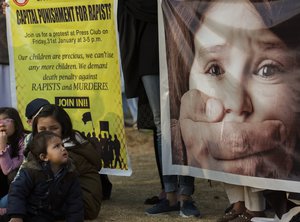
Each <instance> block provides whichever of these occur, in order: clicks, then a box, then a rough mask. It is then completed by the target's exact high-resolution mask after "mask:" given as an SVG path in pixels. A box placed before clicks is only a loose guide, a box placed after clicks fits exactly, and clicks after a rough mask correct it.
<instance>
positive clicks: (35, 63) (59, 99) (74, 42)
mask: <svg viewBox="0 0 300 222" xmlns="http://www.w3.org/2000/svg"><path fill="white" fill-rule="evenodd" d="M9 5H10V7H9V12H8V16H9V19H8V20H9V23H10V24H9V28H10V34H11V35H10V38H11V39H10V40H11V48H10V52H12V53H11V58H10V61H11V64H12V67H13V68H12V70H13V72H14V75H15V85H16V101H17V108H18V110H19V111H20V114H22V115H23V114H24V113H25V112H24V110H25V107H26V105H27V104H28V102H30V101H31V100H32V99H34V98H37V97H42V98H45V99H47V100H49V102H50V103H53V104H56V105H59V106H61V107H63V108H64V109H65V110H66V111H67V112H68V114H69V115H70V116H71V119H72V122H73V125H74V129H77V130H79V131H80V132H84V133H85V135H86V136H87V137H93V139H95V140H96V141H98V142H99V144H100V146H101V147H102V149H103V150H104V151H103V152H106V153H104V154H105V155H104V156H105V159H103V165H104V166H105V168H107V170H108V171H107V170H105V169H104V171H105V173H111V174H120V172H119V171H122V173H121V174H124V171H126V172H127V173H128V171H131V170H130V169H129V167H128V160H127V159H128V158H127V153H126V143H125V131H124V124H123V111H122V102H121V101H122V100H121V87H120V72H119V61H118V60H119V59H118V58H119V56H118V43H117V32H116V25H115V24H116V18H115V17H116V16H115V15H116V13H115V11H116V7H115V5H116V1H114V0H101V1H96V0H86V1H80V0H73V1H69V0H51V1H50V0H49V1H47V0H45V1H41V0H13V1H10V3H9ZM23 118H24V119H25V117H24V116H23ZM110 137H111V139H110ZM116 140H119V142H120V145H121V151H120V154H118V152H116V151H115V150H112V149H113V148H112V146H110V148H105V146H108V144H109V143H111V142H112V141H116ZM105 150H106V151H105ZM118 159H120V161H119V160H118ZM115 162H116V163H115ZM126 172H125V174H126ZM129 174H130V172H129Z"/></svg>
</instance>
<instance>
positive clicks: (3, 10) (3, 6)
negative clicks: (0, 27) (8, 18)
mask: <svg viewBox="0 0 300 222" xmlns="http://www.w3.org/2000/svg"><path fill="white" fill-rule="evenodd" d="M6 7H9V5H8V4H7V3H6V2H3V3H2V13H3V15H5V14H6V11H5V9H6Z"/></svg>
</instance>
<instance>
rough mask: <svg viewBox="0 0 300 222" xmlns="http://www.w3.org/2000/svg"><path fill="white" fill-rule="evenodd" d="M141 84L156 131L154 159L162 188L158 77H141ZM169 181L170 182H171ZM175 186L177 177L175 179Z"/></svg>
mask: <svg viewBox="0 0 300 222" xmlns="http://www.w3.org/2000/svg"><path fill="white" fill-rule="evenodd" d="M142 82H143V85H144V88H145V91H146V94H147V98H148V101H149V105H150V108H151V111H152V114H153V119H154V124H155V127H156V129H155V130H154V132H155V134H156V135H155V136H154V138H155V145H154V150H155V157H156V162H157V169H158V172H159V175H160V182H161V184H162V188H163V187H164V182H163V178H162V151H161V124H160V92H159V90H160V88H159V76H158V75H147V76H143V77H142ZM173 180H174V179H171V180H170V181H173ZM176 184H177V177H176ZM172 186H173V185H172ZM176 190H177V189H176Z"/></svg>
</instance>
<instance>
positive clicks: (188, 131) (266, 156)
mask: <svg viewBox="0 0 300 222" xmlns="http://www.w3.org/2000/svg"><path fill="white" fill-rule="evenodd" d="M224 115H225V110H224V107H223V105H222V103H221V102H220V101H219V100H217V99H214V98H209V97H208V96H207V95H205V94H203V93H201V92H200V91H198V90H195V89H193V90H190V91H188V92H187V93H185V94H184V96H183V97H182V99H181V108H180V128H181V133H182V138H183V141H184V144H185V146H186V151H187V159H188V165H190V166H195V167H200V168H204V169H210V170H217V171H224V172H228V173H235V174H242V175H248V176H262V177H273V178H279V177H286V176H287V174H288V173H289V171H290V170H291V168H292V157H291V156H292V155H291V154H290V153H289V152H288V149H286V146H287V144H286V129H285V127H284V125H283V124H282V122H280V121H278V120H267V121H263V122H255V123H252V122H221V121H222V119H223V117H224Z"/></svg>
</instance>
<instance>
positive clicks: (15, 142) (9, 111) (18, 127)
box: [0, 107, 27, 157]
mask: <svg viewBox="0 0 300 222" xmlns="http://www.w3.org/2000/svg"><path fill="white" fill-rule="evenodd" d="M1 114H4V115H7V116H8V118H10V119H13V120H14V122H13V124H14V127H15V132H14V133H13V135H11V136H10V137H8V142H9V143H10V145H11V147H13V148H14V149H12V153H11V156H12V157H16V156H18V153H19V149H20V147H19V141H20V140H21V139H22V138H23V137H24V133H26V132H27V131H26V130H25V129H24V126H23V123H22V120H21V118H20V115H19V113H18V111H17V110H16V109H14V108H12V107H2V108H0V115H1Z"/></svg>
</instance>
